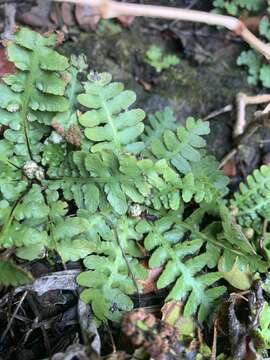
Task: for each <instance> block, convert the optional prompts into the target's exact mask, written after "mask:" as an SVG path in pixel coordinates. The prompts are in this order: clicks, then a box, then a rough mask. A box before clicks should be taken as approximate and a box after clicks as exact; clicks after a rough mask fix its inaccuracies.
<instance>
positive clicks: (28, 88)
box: [21, 51, 38, 160]
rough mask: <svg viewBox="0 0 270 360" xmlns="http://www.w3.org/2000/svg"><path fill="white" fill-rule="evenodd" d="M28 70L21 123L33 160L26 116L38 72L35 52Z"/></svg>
mask: <svg viewBox="0 0 270 360" xmlns="http://www.w3.org/2000/svg"><path fill="white" fill-rule="evenodd" d="M30 69H31V71H30V74H29V76H28V77H27V80H26V84H25V93H24V94H23V101H22V110H21V122H22V128H23V133H24V138H25V142H26V146H27V151H28V154H29V157H30V159H31V160H33V155H32V151H31V145H30V140H29V137H28V120H27V115H28V111H29V102H30V98H31V92H32V89H33V88H35V83H34V82H35V80H36V79H35V74H36V73H37V71H38V55H37V53H36V51H33V57H32V59H31V64H30Z"/></svg>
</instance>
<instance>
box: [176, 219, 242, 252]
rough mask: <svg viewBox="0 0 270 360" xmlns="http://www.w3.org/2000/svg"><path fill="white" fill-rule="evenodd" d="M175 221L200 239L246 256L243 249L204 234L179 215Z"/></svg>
mask: <svg viewBox="0 0 270 360" xmlns="http://www.w3.org/2000/svg"><path fill="white" fill-rule="evenodd" d="M175 223H177V224H179V225H181V226H182V227H183V228H184V229H186V230H188V231H190V232H191V233H192V234H194V235H195V236H196V237H197V238H198V239H202V240H203V241H204V242H205V243H207V242H211V243H212V244H214V245H216V246H218V247H219V248H222V249H226V250H229V251H230V252H233V253H235V254H236V255H239V256H244V254H243V253H242V252H241V251H238V250H235V249H233V248H232V247H229V246H227V245H225V244H223V243H221V242H220V241H218V240H215V239H213V238H211V237H210V236H209V235H205V234H203V233H202V232H200V231H198V230H196V229H194V227H193V226H192V225H189V224H187V223H186V222H184V221H182V220H180V219H179V218H177V217H176V218H175Z"/></svg>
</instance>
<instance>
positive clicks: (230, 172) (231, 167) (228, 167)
mask: <svg viewBox="0 0 270 360" xmlns="http://www.w3.org/2000/svg"><path fill="white" fill-rule="evenodd" d="M222 169H223V171H224V173H225V175H227V176H228V177H234V176H236V174H237V171H236V166H235V161H234V159H231V160H228V161H227V162H226V164H225V165H224V166H223V168H222Z"/></svg>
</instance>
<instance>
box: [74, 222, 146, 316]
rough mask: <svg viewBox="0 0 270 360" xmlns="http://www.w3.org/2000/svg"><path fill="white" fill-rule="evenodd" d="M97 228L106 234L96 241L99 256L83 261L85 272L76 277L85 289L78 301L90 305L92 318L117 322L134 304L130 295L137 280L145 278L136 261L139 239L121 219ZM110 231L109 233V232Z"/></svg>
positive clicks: (138, 254) (135, 286)
mask: <svg viewBox="0 0 270 360" xmlns="http://www.w3.org/2000/svg"><path fill="white" fill-rule="evenodd" d="M94 223H95V224H96V226H99V227H103V231H104V230H105V234H107V236H104V235H101V236H103V238H102V239H101V238H99V244H98V247H97V250H96V253H98V255H89V256H87V257H86V258H85V259H84V265H85V267H86V268H87V269H88V270H87V271H85V272H82V273H81V274H80V275H79V276H78V277H77V282H78V284H79V285H81V286H83V287H85V288H86V289H85V290H83V291H82V293H81V298H82V299H83V300H84V301H85V302H87V303H90V304H91V305H92V309H93V311H94V314H95V316H96V317H97V318H98V319H99V320H102V321H106V320H107V319H109V320H113V321H116V320H119V319H120V316H121V314H122V312H123V311H129V310H131V309H132V307H133V303H132V301H131V299H130V298H129V296H128V295H129V294H133V293H134V292H136V291H137V285H136V284H135V283H134V281H135V278H136V279H140V278H141V279H142V278H145V277H146V275H147V273H146V271H145V270H144V268H143V267H142V266H141V265H140V264H139V262H138V261H137V260H136V257H140V256H141V254H140V251H139V248H138V247H137V246H136V241H137V240H140V236H139V235H138V234H137V233H136V231H135V229H134V221H132V220H129V219H128V218H127V217H121V218H119V219H118V220H116V222H114V223H111V217H110V220H109V224H108V221H106V220H104V219H103V221H101V223H99V224H97V222H96V220H95V219H94ZM108 230H109V231H108Z"/></svg>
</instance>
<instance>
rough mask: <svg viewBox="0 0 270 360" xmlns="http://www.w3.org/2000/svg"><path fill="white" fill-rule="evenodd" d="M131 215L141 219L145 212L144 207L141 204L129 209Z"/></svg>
mask: <svg viewBox="0 0 270 360" xmlns="http://www.w3.org/2000/svg"><path fill="white" fill-rule="evenodd" d="M128 212H129V215H130V216H131V217H134V218H137V217H140V216H141V214H142V212H143V207H142V206H141V205H140V204H133V205H131V206H130V207H129V211H128Z"/></svg>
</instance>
